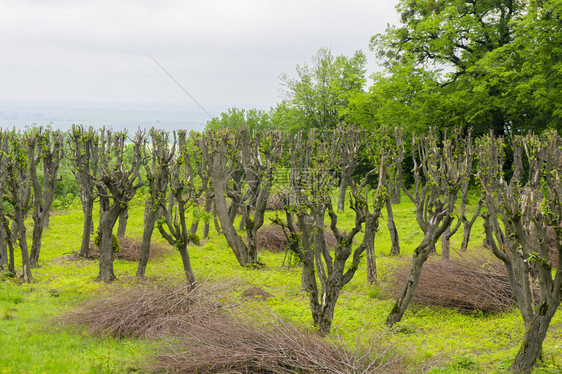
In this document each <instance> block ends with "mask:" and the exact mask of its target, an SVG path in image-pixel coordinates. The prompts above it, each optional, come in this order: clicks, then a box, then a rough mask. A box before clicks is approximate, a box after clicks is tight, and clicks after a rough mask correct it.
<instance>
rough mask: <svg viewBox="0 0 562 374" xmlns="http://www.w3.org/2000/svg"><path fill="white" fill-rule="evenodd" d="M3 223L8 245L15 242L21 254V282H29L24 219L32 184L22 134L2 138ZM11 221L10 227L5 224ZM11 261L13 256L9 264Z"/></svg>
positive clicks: (10, 132) (29, 203) (12, 134)
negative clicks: (15, 240)
mask: <svg viewBox="0 0 562 374" xmlns="http://www.w3.org/2000/svg"><path fill="white" fill-rule="evenodd" d="M2 138H3V139H2V144H1V145H2V149H1V152H0V153H2V158H1V162H2V165H1V166H0V170H1V173H0V174H2V178H1V179H2V182H3V183H2V188H3V196H2V205H4V204H5V205H6V206H3V207H2V213H3V214H2V215H3V218H2V221H4V222H3V228H4V233H5V235H7V236H6V237H7V240H8V244H10V243H12V240H13V239H17V242H18V245H19V247H20V250H21V257H22V266H23V279H24V280H25V281H26V282H31V279H32V277H31V264H30V261H29V249H28V246H27V237H26V227H25V219H26V217H27V214H28V213H29V210H30V209H31V206H32V201H31V181H30V177H29V158H28V151H27V146H26V145H27V142H26V139H25V137H24V135H23V134H21V133H18V132H16V131H15V130H12V131H6V132H4V133H3V135H2ZM7 218H10V219H11V220H12V226H11V227H10V225H9V224H8V223H7V222H6V221H7ZM11 261H13V254H12V260H11Z"/></svg>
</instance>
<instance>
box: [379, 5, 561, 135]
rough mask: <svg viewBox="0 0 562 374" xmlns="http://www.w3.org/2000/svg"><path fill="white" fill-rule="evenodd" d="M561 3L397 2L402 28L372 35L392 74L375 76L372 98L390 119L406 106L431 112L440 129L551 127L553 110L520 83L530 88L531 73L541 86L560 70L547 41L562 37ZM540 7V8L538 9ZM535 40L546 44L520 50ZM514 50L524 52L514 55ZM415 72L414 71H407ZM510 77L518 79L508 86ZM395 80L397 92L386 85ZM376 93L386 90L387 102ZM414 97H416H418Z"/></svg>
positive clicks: (419, 112) (478, 130) (504, 130)
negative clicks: (561, 33) (558, 32)
mask: <svg viewBox="0 0 562 374" xmlns="http://www.w3.org/2000/svg"><path fill="white" fill-rule="evenodd" d="M539 4H540V5H539ZM547 4H548V6H546V5H547ZM557 4H558V5H557ZM559 7H560V6H559V1H546V2H541V3H539V2H531V3H530V4H529V5H527V4H526V2H523V1H520V0H490V1H482V0H472V1H457V0H430V1H419V0H401V1H400V2H399V4H398V6H397V10H398V11H399V13H400V16H401V25H400V26H391V27H389V28H388V29H387V30H386V32H385V33H383V34H378V35H375V36H374V37H373V38H372V40H371V48H373V49H374V50H376V52H377V54H378V56H379V57H380V58H381V59H382V60H383V63H384V64H385V66H386V68H387V69H388V70H387V73H391V74H392V77H391V78H388V77H387V78H386V79H382V81H381V80H379V81H377V79H375V86H376V85H377V84H382V87H380V89H378V88H374V89H373V90H372V91H374V94H373V95H374V97H372V98H371V100H374V102H375V103H378V104H380V103H382V104H386V105H382V107H383V108H385V109H387V111H386V113H385V115H386V116H389V114H392V115H390V118H396V116H397V114H398V113H400V111H401V110H403V111H404V110H405V112H406V118H411V117H412V114H413V115H424V116H426V120H430V121H431V124H433V125H436V126H440V127H443V126H459V125H470V126H472V127H473V128H474V130H475V133H476V134H481V133H486V132H487V131H488V130H489V129H491V130H493V131H494V133H496V134H505V133H509V132H514V131H526V130H527V129H529V128H533V129H541V128H544V127H546V126H547V125H548V124H549V123H551V122H552V121H551V118H550V117H552V115H551V114H550V113H543V109H541V105H539V103H536V102H532V100H530V99H528V100H525V99H523V97H524V95H523V96H521V95H522V93H523V92H519V93H517V91H518V90H515V86H518V89H519V91H521V90H524V89H525V86H521V85H520V84H519V83H520V82H521V78H523V77H524V76H525V74H527V78H526V80H527V81H529V82H534V84H535V85H536V87H535V89H536V90H539V87H541V88H545V87H547V86H548V85H547V84H546V82H545V80H544V79H542V78H540V76H541V74H542V76H543V77H544V76H547V75H548V74H547V71H550V72H551V73H552V72H554V71H555V69H554V67H555V66H556V63H555V62H554V61H555V60H554V59H553V62H548V57H547V56H548V54H547V53H546V52H547V51H548V50H549V48H550V49H553V50H556V49H557V47H552V46H550V47H548V45H550V43H551V41H553V39H556V38H559V36H548V37H547V35H550V34H551V33H552V34H554V35H556V30H557V29H558V28H559V25H557V24H556V21H555V19H557V14H559ZM535 8H536V9H540V10H537V11H536V12H535V11H533V9H535ZM545 8H548V9H549V10H548V11H546V12H545V11H544V9H545ZM549 12H550V13H549ZM558 19H559V17H558ZM537 20H540V21H541V22H542V23H539V24H540V25H541V26H543V27H539V30H535V27H534V24H535V23H534V22H535V21H537ZM558 24H559V22H558ZM524 30H526V31H524ZM529 37H530V38H531V40H539V39H541V38H543V39H544V40H546V41H544V42H539V43H537V44H536V45H533V46H526V47H525V48H524V49H523V50H521V48H522V47H521V46H523V44H527V45H530V44H533V43H529V40H528V38H529ZM554 44H555V45H559V44H560V43H558V44H556V43H554ZM518 45H519V47H518ZM543 46H544V48H543ZM514 49H515V50H518V51H519V52H520V53H508V52H507V51H512V50H514ZM529 49H530V50H532V51H530V52H529V53H527V52H526V50H529ZM531 52H532V53H531ZM505 53H507V55H506V56H504V54H505ZM556 53H559V51H556ZM539 56H541V57H539ZM516 57H518V58H519V60H518V61H515V60H516ZM510 58H512V59H513V61H509V60H510ZM517 66H519V67H518V70H517V69H516V70H515V71H513V68H514V67H517ZM535 66H538V67H539V68H538V69H537V71H535ZM549 69H550V70H549ZM408 70H410V74H405V73H408ZM397 73H398V76H396V74H397ZM558 75H559V74H558ZM510 79H513V82H512V83H513V84H506V83H509V80H510ZM389 84H390V87H391V88H394V89H390V90H386V89H384V88H388V85H389ZM420 84H421V85H420ZM385 86H386V87H385ZM418 86H419V87H418ZM401 87H402V89H400V88H401ZM416 87H418V89H417V90H415V89H414V88H416ZM376 93H382V100H381V99H380V97H379V98H378V99H377V95H376ZM410 94H414V95H415V96H414V97H412V98H411V101H410V100H409V97H411V95H410ZM539 95H540V94H533V95H531V96H534V97H535V98H537V96H539ZM549 96H550V97H556V94H554V93H549ZM514 98H520V100H514ZM539 101H540V100H539ZM546 102H548V100H542V103H541V104H542V106H543V107H544V110H545V111H546V112H549V111H551V110H552V107H549V108H547V107H546V106H545V104H546ZM393 103H394V104H397V105H395V106H394V107H393V105H392V104H393ZM404 108H407V109H404ZM390 109H392V110H390ZM389 110H390V113H389ZM418 123H419V121H414V124H418Z"/></svg>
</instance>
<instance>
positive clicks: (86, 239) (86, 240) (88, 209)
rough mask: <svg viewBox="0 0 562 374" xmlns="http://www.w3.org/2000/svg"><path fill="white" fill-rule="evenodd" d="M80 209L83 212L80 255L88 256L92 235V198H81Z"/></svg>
mask: <svg viewBox="0 0 562 374" xmlns="http://www.w3.org/2000/svg"><path fill="white" fill-rule="evenodd" d="M82 211H83V212H84V226H83V229H82V244H81V245H80V252H79V254H78V255H79V256H80V257H88V255H89V254H90V236H91V235H92V232H93V230H92V228H93V225H94V219H93V213H94V199H88V198H86V201H84V199H83V200H82Z"/></svg>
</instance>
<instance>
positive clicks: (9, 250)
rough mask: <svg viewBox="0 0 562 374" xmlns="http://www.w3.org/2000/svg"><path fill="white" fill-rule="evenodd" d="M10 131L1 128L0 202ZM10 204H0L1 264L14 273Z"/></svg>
mask: <svg viewBox="0 0 562 374" xmlns="http://www.w3.org/2000/svg"><path fill="white" fill-rule="evenodd" d="M8 134H9V133H8V132H7V131H4V130H1V129H0V202H3V201H4V200H5V199H7V197H6V198H5V197H4V195H5V194H6V193H7V192H6V184H7V179H8V171H7V162H8V153H7V152H9V150H10V145H9V137H8ZM7 209H8V210H9V209H10V208H9V207H8V204H6V206H4V204H3V203H1V204H0V245H1V250H2V253H1V257H2V258H1V259H0V260H1V261H0V266H2V267H4V266H6V265H7V266H8V271H9V272H10V273H12V274H14V275H15V274H16V267H15V261H14V244H13V239H12V238H13V234H12V228H11V227H10V222H11V216H12V215H11V214H10V212H9V211H7Z"/></svg>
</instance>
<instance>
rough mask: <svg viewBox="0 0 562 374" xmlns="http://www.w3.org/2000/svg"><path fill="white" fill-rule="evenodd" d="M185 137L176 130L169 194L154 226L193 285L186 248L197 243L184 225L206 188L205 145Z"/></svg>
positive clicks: (197, 138) (195, 135)
mask: <svg viewBox="0 0 562 374" xmlns="http://www.w3.org/2000/svg"><path fill="white" fill-rule="evenodd" d="M191 135H192V137H190V138H188V137H187V133H186V132H185V131H183V130H182V131H178V145H177V147H178V155H177V157H176V158H175V159H174V160H173V162H172V163H171V165H170V168H171V170H170V178H169V193H168V197H167V202H166V201H165V200H166V198H165V195H164V196H163V198H162V199H159V200H158V202H159V204H160V206H161V208H162V211H163V216H164V217H163V219H162V220H161V221H160V222H159V224H158V229H159V230H160V233H161V234H162V236H163V237H164V238H165V239H166V240H167V241H168V243H170V244H171V245H173V246H174V248H176V249H177V250H178V252H179V253H180V256H181V259H182V264H183V270H184V274H185V277H186V280H187V282H188V284H190V285H191V286H194V285H195V276H194V274H193V270H192V268H191V260H190V258H189V252H188V250H187V245H188V244H190V243H198V241H199V240H198V239H197V238H196V236H194V235H193V234H191V232H190V231H189V229H188V225H187V218H186V211H187V209H189V208H192V207H193V206H194V204H195V202H196V201H198V200H199V198H200V197H201V195H202V194H203V192H205V190H206V188H207V183H208V182H209V177H208V174H207V173H208V168H207V167H206V164H205V162H206V159H207V157H203V156H202V153H205V152H207V150H206V148H205V143H204V142H201V141H200V140H201V138H200V136H199V135H198V134H197V133H192V134H191Z"/></svg>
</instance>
